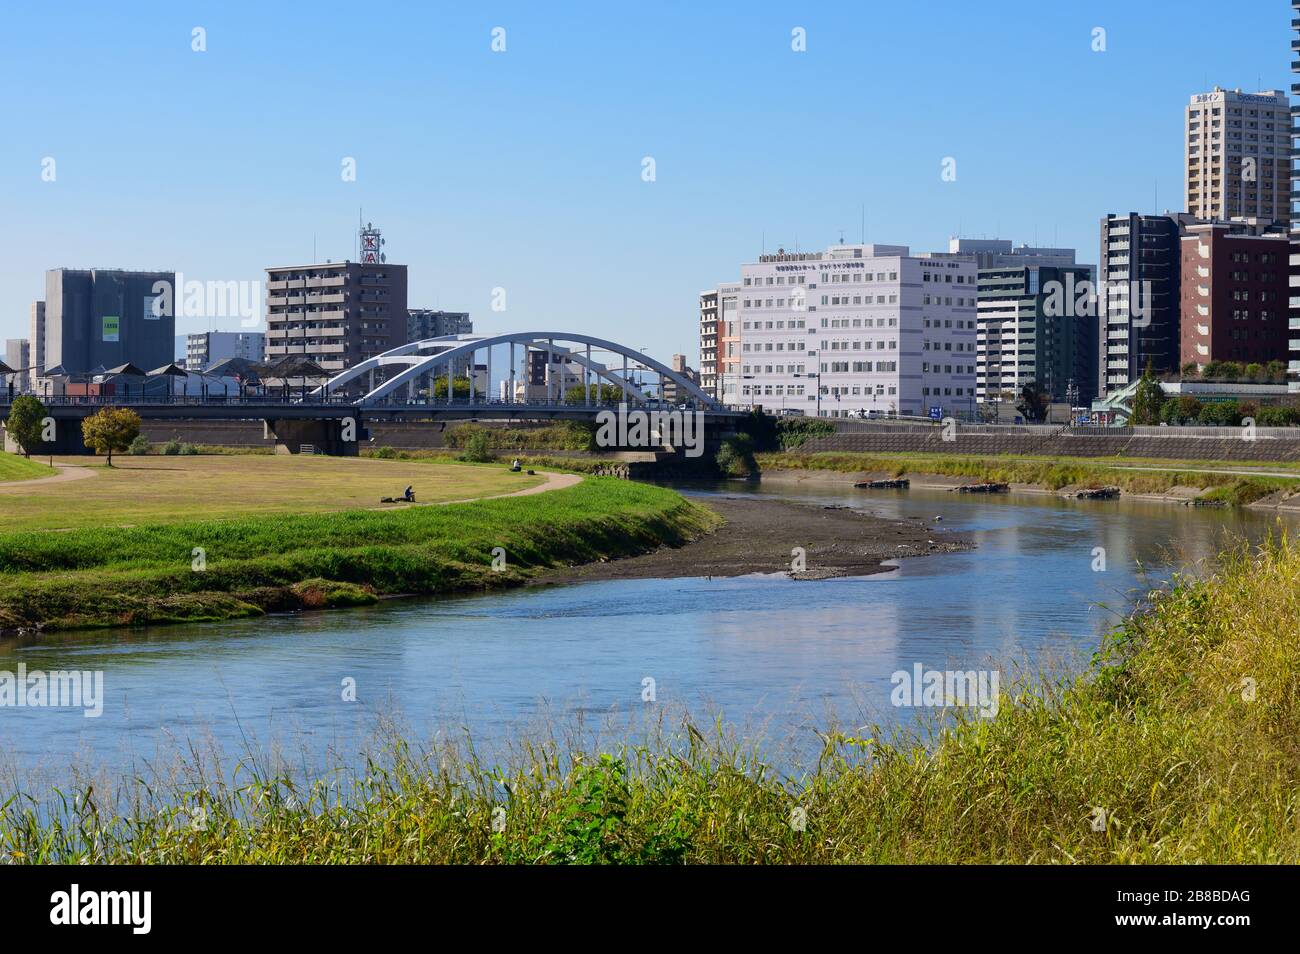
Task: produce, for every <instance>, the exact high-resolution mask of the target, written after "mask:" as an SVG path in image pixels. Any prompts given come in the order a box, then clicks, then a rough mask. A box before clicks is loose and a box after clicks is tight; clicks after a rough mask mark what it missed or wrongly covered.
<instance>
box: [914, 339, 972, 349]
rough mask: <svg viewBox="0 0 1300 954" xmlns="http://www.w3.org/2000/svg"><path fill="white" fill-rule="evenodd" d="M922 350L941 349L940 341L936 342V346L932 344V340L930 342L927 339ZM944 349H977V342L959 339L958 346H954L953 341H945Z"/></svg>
mask: <svg viewBox="0 0 1300 954" xmlns="http://www.w3.org/2000/svg"><path fill="white" fill-rule="evenodd" d="M921 350H922V351H938V350H939V342H937V341H936V342H934V347H931V346H930V342H929V341H926V342H925V345H924V347H922V349H921ZM943 350H944V351H974V350H975V342H973V341H958V342H957V347H955V348H954V347H953V343H952V342H951V341H945V342H944V343H943Z"/></svg>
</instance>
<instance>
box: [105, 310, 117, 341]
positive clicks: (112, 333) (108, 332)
mask: <svg viewBox="0 0 1300 954" xmlns="http://www.w3.org/2000/svg"><path fill="white" fill-rule="evenodd" d="M119 324H120V321H119V319H118V316H117V315H105V316H104V340H105V341H116V340H117V336H118V327H119Z"/></svg>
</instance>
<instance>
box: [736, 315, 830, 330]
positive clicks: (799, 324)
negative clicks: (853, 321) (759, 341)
mask: <svg viewBox="0 0 1300 954" xmlns="http://www.w3.org/2000/svg"><path fill="white" fill-rule="evenodd" d="M825 323H826V322H825V319H823V320H822V324H825ZM751 326H752V327H751ZM787 327H789V328H803V327H806V325H805V322H803V321H796V320H795V319H793V318H791V319H790V320H789V324H788V325H787V323H786V322H785V321H781V320H778V321H777V322H776V330H777V331H781V330H783V329H785V328H787ZM765 329H766V330H767V331H771V330H772V322H770V321H768V322H762V321H747V322H745V330H746V331H763V330H765Z"/></svg>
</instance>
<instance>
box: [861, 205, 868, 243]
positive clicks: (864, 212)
mask: <svg viewBox="0 0 1300 954" xmlns="http://www.w3.org/2000/svg"><path fill="white" fill-rule="evenodd" d="M862 244H863V245H866V244H867V203H865V202H863V203H862Z"/></svg>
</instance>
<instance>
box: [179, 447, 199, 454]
mask: <svg viewBox="0 0 1300 954" xmlns="http://www.w3.org/2000/svg"><path fill="white" fill-rule="evenodd" d="M198 452H199V447H198V445H197V444H182V445H181V446H180V451H179V453H180V454H181V456H182V457H194V456H197V455H198Z"/></svg>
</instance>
